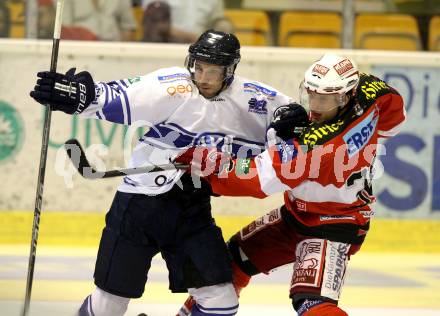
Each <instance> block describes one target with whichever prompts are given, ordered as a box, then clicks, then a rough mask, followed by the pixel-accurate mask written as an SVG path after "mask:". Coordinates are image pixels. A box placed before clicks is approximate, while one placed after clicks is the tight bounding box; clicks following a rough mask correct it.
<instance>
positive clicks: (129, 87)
mask: <svg viewBox="0 0 440 316" xmlns="http://www.w3.org/2000/svg"><path fill="white" fill-rule="evenodd" d="M181 86H182V87H188V86H190V83H189V82H186V81H185V80H184V79H182V84H181ZM95 90H96V98H95V101H94V102H92V103H91V104H90V105H89V107H88V108H87V109H86V110H85V111H84V112H83V113H81V114H79V115H80V116H83V117H87V118H96V119H100V120H105V121H109V122H113V123H118V124H124V125H132V124H134V123H140V122H147V123H149V124H153V125H154V124H157V123H160V122H163V121H165V120H166V119H167V118H169V117H170V115H171V114H172V113H173V112H174V111H175V110H176V108H177V107H178V106H179V105H181V104H183V103H184V102H186V100H187V99H188V97H189V96H190V94H191V91H192V89H188V93H187V94H182V96H180V97H173V96H172V95H171V94H170V91H171V90H170V89H169V85H166V84H161V83H160V81H159V79H158V75H157V74H156V73H150V74H148V75H145V76H143V77H137V78H133V79H122V80H116V81H110V82H97V83H96V84H95Z"/></svg>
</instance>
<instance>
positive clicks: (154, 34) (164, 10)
mask: <svg viewBox="0 0 440 316" xmlns="http://www.w3.org/2000/svg"><path fill="white" fill-rule="evenodd" d="M142 25H143V35H142V41H143V42H156V43H172V42H174V43H175V42H183V40H182V39H180V38H176V37H174V35H173V34H171V9H170V6H169V5H168V3H166V2H164V1H153V2H150V3H149V4H148V5H147V7H146V8H145V10H144V12H143V18H142Z"/></svg>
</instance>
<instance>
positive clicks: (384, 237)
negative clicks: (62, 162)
mask: <svg viewBox="0 0 440 316" xmlns="http://www.w3.org/2000/svg"><path fill="white" fill-rule="evenodd" d="M0 214H1V216H0V244H23V243H24V244H26V243H29V242H30V238H31V231H32V221H33V212H30V211H0ZM104 216H105V214H104V213H102V212H82V213H81V212H49V211H48V212H43V214H42V216H41V220H40V235H39V244H44V245H66V246H95V245H98V243H99V238H100V235H101V231H102V228H103V227H104ZM254 219H255V217H253V216H231V215H228V216H224V215H223V216H222V215H217V216H216V221H217V224H218V225H219V226H220V227H221V228H222V230H223V235H224V237H225V239H227V238H229V237H230V236H231V235H232V234H233V233H235V232H236V231H238V230H239V229H240V228H241V227H243V226H244V225H246V224H248V223H249V222H250V221H252V220H254ZM362 251H363V252H365V251H373V252H378V251H379V252H398V253H401V252H417V253H440V220H400V219H378V218H377V219H373V220H372V225H371V228H370V232H369V233H368V236H367V239H366V242H365V244H364V246H363V249H362Z"/></svg>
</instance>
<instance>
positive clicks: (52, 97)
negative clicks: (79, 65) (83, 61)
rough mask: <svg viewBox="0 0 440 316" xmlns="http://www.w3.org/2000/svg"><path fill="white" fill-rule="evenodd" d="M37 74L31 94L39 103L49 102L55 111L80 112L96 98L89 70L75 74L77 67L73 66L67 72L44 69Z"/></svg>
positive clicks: (45, 103)
mask: <svg viewBox="0 0 440 316" xmlns="http://www.w3.org/2000/svg"><path fill="white" fill-rule="evenodd" d="M37 76H38V78H39V79H38V80H37V84H36V85H35V87H34V90H32V91H31V93H30V96H31V97H32V98H34V99H35V100H36V101H37V102H38V103H41V104H43V105H47V104H49V105H50V106H51V108H52V110H54V111H63V112H65V113H67V114H79V113H81V112H83V111H84V110H85V109H86V108H87V107H88V106H89V105H90V103H91V102H92V101H94V100H95V83H94V82H93V78H92V76H91V74H90V73H89V72H87V71H82V72H79V73H77V74H75V68H71V69H70V70H69V71H68V72H66V73H65V74H61V73H56V72H52V71H43V72H39V73H38V74H37Z"/></svg>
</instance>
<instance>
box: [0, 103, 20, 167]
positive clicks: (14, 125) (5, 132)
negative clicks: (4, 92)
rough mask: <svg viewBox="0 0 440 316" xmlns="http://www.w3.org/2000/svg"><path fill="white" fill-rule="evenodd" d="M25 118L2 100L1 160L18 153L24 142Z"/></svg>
mask: <svg viewBox="0 0 440 316" xmlns="http://www.w3.org/2000/svg"><path fill="white" fill-rule="evenodd" d="M23 131H24V126H23V120H22V119H21V116H20V114H19V113H18V112H17V111H16V110H15V109H14V108H13V107H12V106H11V105H9V104H8V103H6V102H2V101H0V162H2V161H4V160H6V159H8V158H10V157H12V156H13V155H14V154H16V153H17V152H18V151H19V150H20V148H21V145H22V143H23V134H24V132H23Z"/></svg>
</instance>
